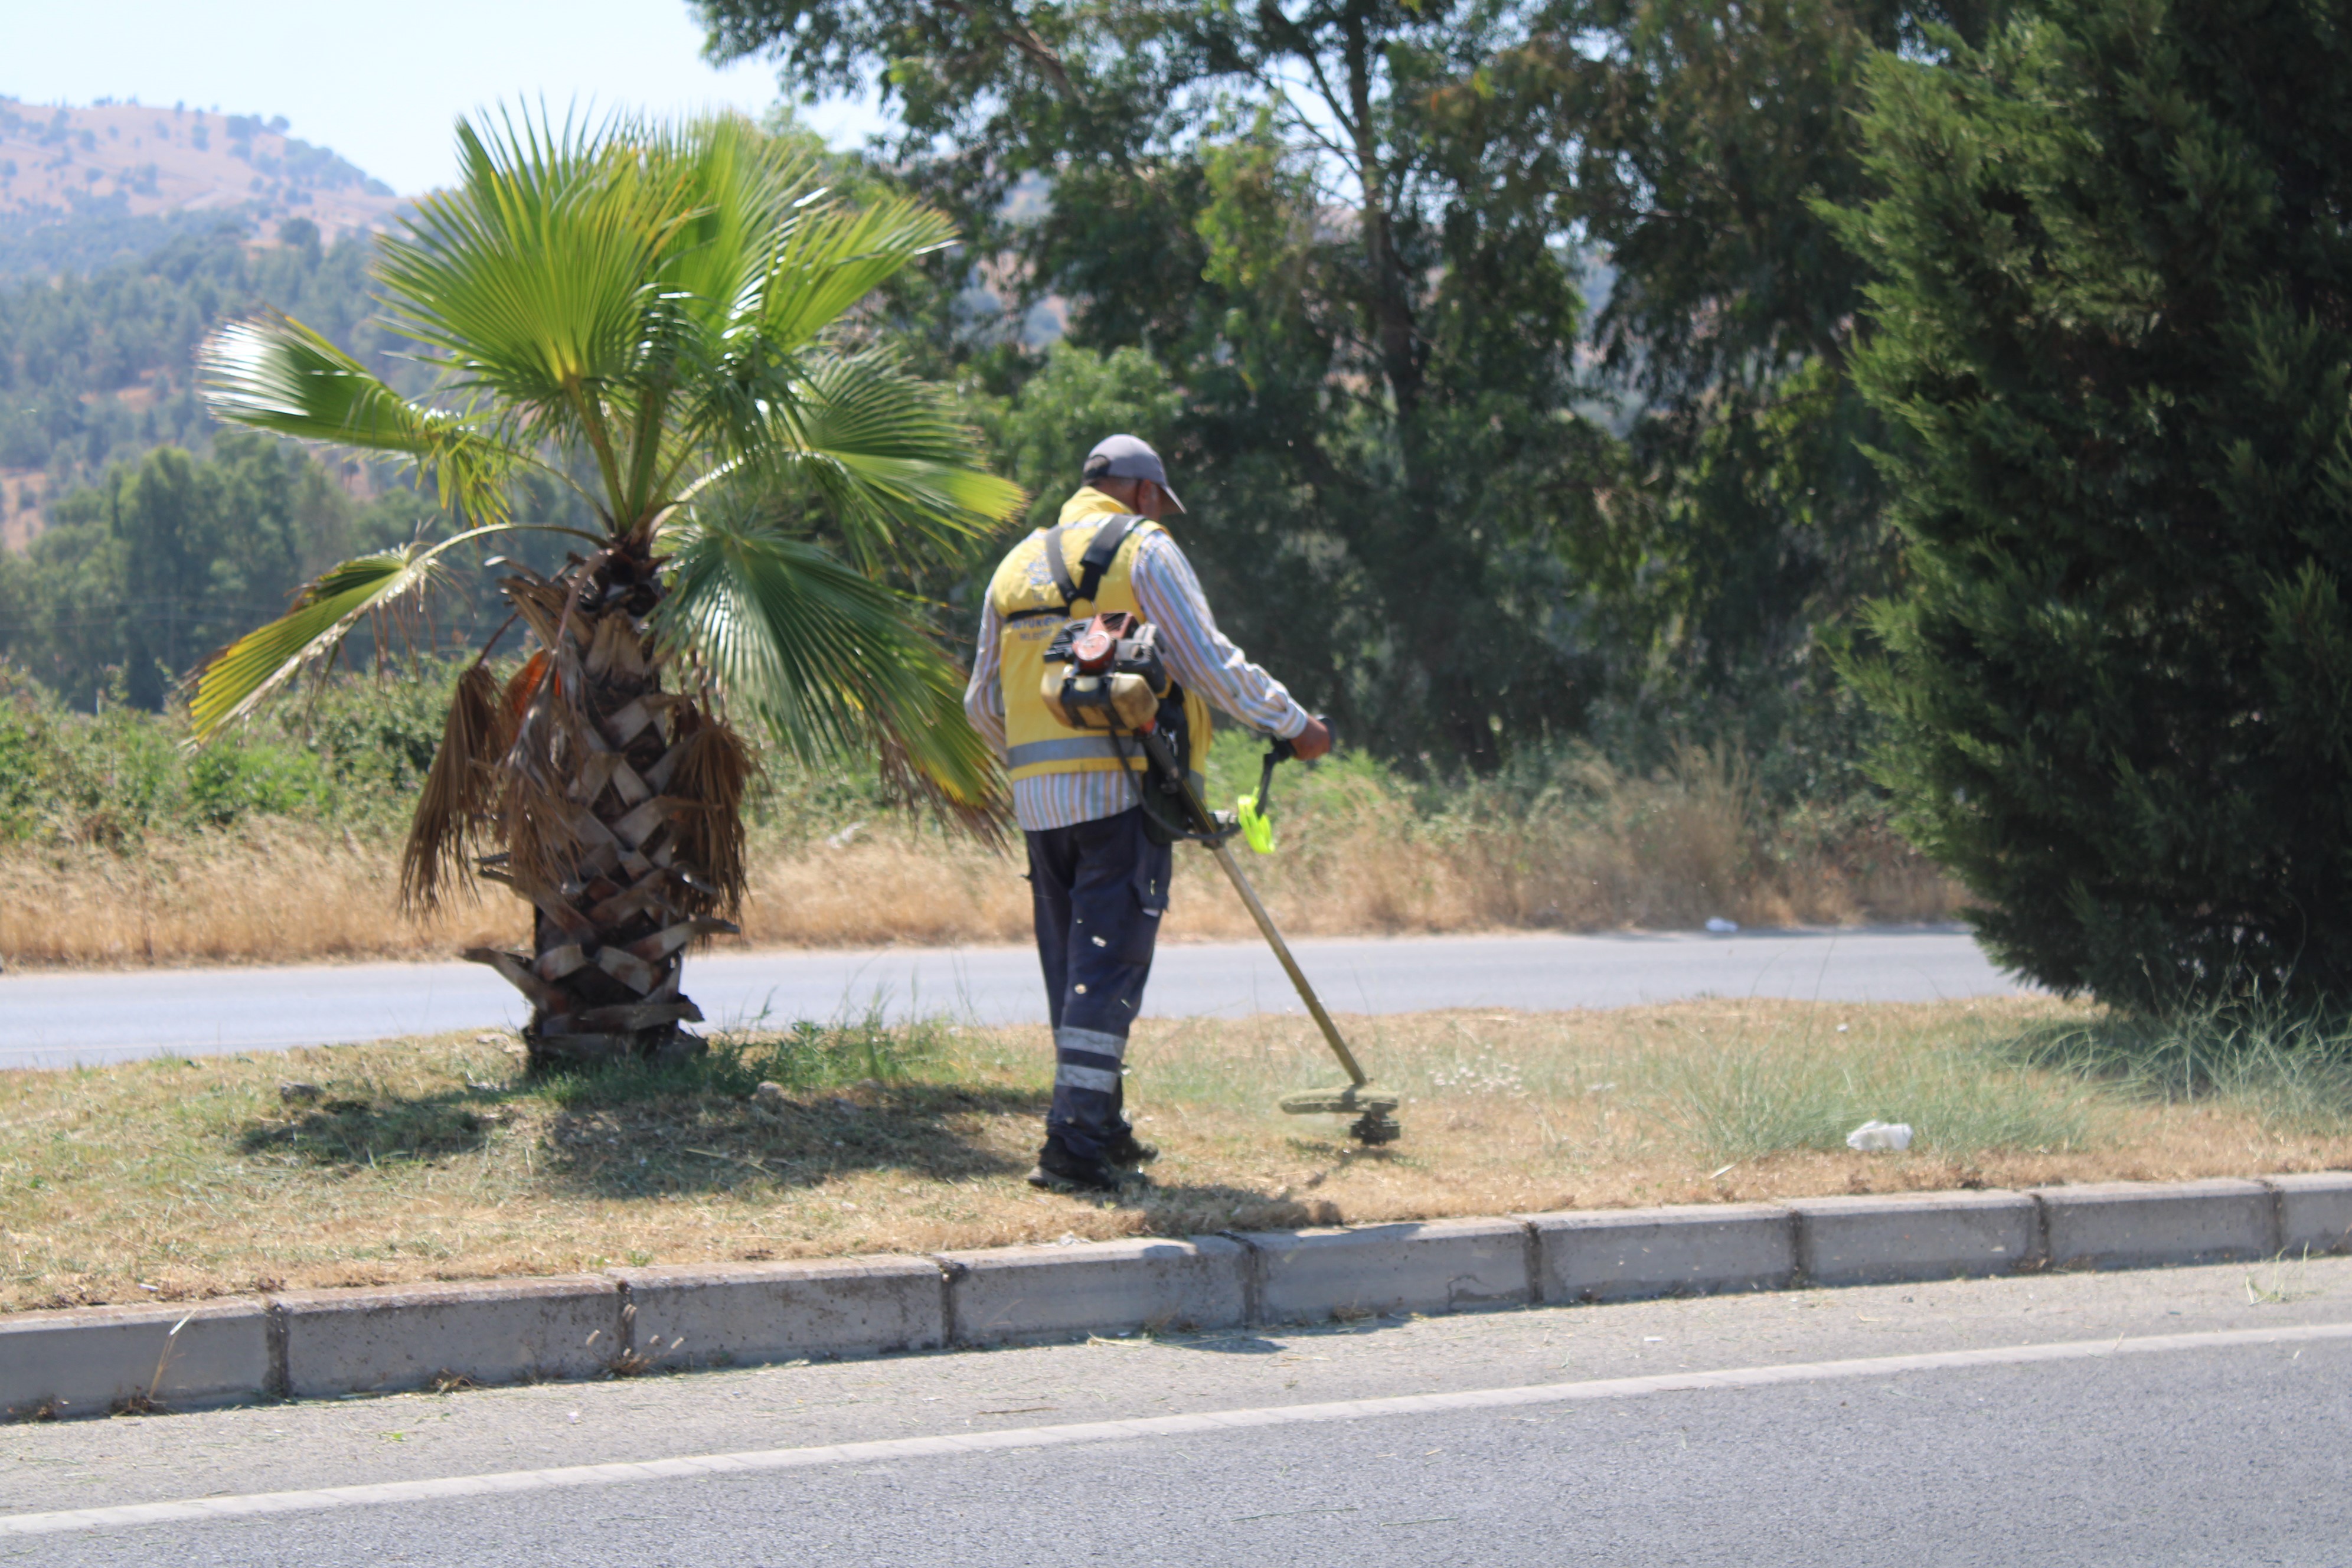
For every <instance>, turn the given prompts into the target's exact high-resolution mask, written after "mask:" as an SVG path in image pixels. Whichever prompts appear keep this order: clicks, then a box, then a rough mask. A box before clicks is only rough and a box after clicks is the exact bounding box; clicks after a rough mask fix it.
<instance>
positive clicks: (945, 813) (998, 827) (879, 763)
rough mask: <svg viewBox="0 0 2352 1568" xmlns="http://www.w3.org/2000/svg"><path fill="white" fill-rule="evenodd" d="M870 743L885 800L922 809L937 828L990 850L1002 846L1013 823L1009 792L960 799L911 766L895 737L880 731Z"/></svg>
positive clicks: (901, 745) (904, 750)
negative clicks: (959, 834) (958, 832)
mask: <svg viewBox="0 0 2352 1568" xmlns="http://www.w3.org/2000/svg"><path fill="white" fill-rule="evenodd" d="M872 740H873V742H874V747H875V764H876V771H877V773H880V775H881V783H882V789H883V794H884V795H885V797H886V798H887V799H889V800H891V801H892V802H894V803H895V804H898V805H913V806H922V807H924V808H926V809H928V810H929V812H930V814H931V816H932V817H933V818H934V819H936V820H937V821H938V822H939V823H940V826H944V827H951V828H957V829H960V830H961V831H962V832H965V833H968V834H970V835H971V837H974V838H977V839H979V840H980V841H981V842H982V844H985V845H987V846H988V847H991V848H992V849H993V848H998V847H1002V846H1003V844H1004V842H1005V836H1006V833H1007V831H1008V830H1009V829H1010V828H1011V826H1012V824H1013V805H1012V792H1011V791H1009V790H1006V789H1003V788H1002V787H1000V788H998V789H996V790H994V791H992V793H991V794H990V795H989V796H988V798H987V799H986V800H985V801H982V802H979V803H974V802H971V801H966V800H959V799H957V798H955V797H954V796H952V795H949V794H948V793H947V792H946V791H945V790H942V789H941V788H940V786H939V784H938V782H937V781H936V780H934V779H933V778H932V777H931V776H930V775H929V773H925V772H924V771H923V770H922V769H920V768H919V767H917V766H916V765H915V764H914V763H913V761H912V760H911V759H910V758H909V757H908V755H907V748H906V745H905V743H904V742H901V741H900V740H899V739H898V736H896V735H894V734H892V733H890V731H887V730H881V731H878V732H877V733H876V734H875V735H874V736H873V737H872Z"/></svg>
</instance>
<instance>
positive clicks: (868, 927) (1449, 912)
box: [0, 752, 1957, 967]
mask: <svg viewBox="0 0 2352 1568" xmlns="http://www.w3.org/2000/svg"><path fill="white" fill-rule="evenodd" d="M1245 782H1250V783H1254V782H1255V781H1254V780H1252V781H1245ZM1582 783H1583V786H1584V787H1583V788H1582V790H1581V793H1580V795H1579V796H1578V798H1576V799H1575V800H1574V801H1572V802H1557V803H1553V804H1551V805H1542V804H1540V803H1539V804H1538V805H1537V806H1536V807H1535V808H1533V809H1529V810H1525V811H1519V812H1514V813H1511V814H1508V815H1504V814H1500V813H1490V814H1480V813H1477V812H1475V811H1465V812H1461V813H1456V814H1453V815H1448V816H1439V817H1434V818H1432V817H1428V816H1422V815H1419V814H1417V813H1416V811H1415V810H1414V808H1413V806H1412V804H1411V803H1410V802H1409V801H1407V800H1406V799H1404V798H1403V797H1402V795H1400V794H1399V792H1398V791H1397V789H1396V788H1395V787H1394V786H1393V785H1392V784H1389V783H1387V782H1386V781H1384V780H1383V778H1382V777H1381V775H1379V774H1377V773H1373V772H1371V771H1370V770H1364V769H1359V770H1353V771H1351V770H1349V769H1346V768H1339V769H1335V770H1332V771H1330V772H1328V773H1325V774H1323V775H1321V776H1319V777H1318V779H1317V780H1316V781H1315V782H1314V784H1312V785H1311V786H1301V785H1299V784H1297V783H1296V782H1295V781H1290V780H1286V781H1285V783H1284V784H1283V786H1282V787H1283V789H1284V790H1285V791H1286V792H1290V794H1289V795H1288V796H1287V798H1289V799H1292V800H1294V801H1296V802H1297V805H1295V806H1293V807H1291V808H1288V809H1287V810H1286V815H1285V816H1284V826H1283V827H1282V830H1281V831H1282V833H1283V842H1282V845H1281V848H1280V852H1279V853H1277V854H1276V855H1274V856H1272V857H1270V858H1254V857H1245V858H1248V859H1250V861H1251V866H1250V870H1251V876H1252V879H1253V880H1255V881H1256V882H1257V883H1258V884H1259V885H1260V889H1261V890H1262V891H1263V892H1264V893H1265V896H1266V900H1267V902H1268V903H1269V904H1270V905H1271V906H1272V907H1273V909H1274V910H1275V913H1276V918H1277V919H1278V920H1280V921H1282V922H1283V923H1284V926H1285V929H1286V930H1287V931H1291V932H1293V933H1294V934H1297V935H1301V936H1317V935H1322V936H1340V935H1357V934H1402V933H1409V932H1439V931H1500V930H1513V929H1529V928H1541V929H1552V930H1566V931H1610V930H1622V929H1626V928H1653V929H1664V928H1675V927H1690V926H1695V925H1697V924H1698V923H1699V922H1701V921H1705V920H1706V919H1707V918H1708V917H1709V916H1712V915H1726V916H1728V917H1729V918H1731V919H1733V920H1737V921H1740V922H1741V923H1742V924H1743V925H1751V926H1753V925H1781V924H1791V923H1797V924H1820V925H1841V924H1850V923H1854V922H1858V921H1927V920H1940V919H1945V918H1948V916H1949V915H1950V913H1951V912H1952V910H1953V909H1954V907H1955V905H1956V902H1957V898H1956V894H1955V891H1954V889H1952V887H1951V886H1950V884H1949V883H1948V882H1947V881H1946V879H1944V877H1943V876H1942V875H1941V873H1939V872H1938V871H1937V870H1936V868H1934V867H1932V866H1930V865H1928V864H1927V863H1926V862H1925V861H1923V860H1921V859H1920V858H1918V857H1917V856H1916V855H1915V854H1913V853H1912V852H1911V851H1910V850H1909V849H1908V848H1906V847H1905V846H1903V845H1902V844H1901V843H1900V842H1899V841H1897V840H1895V839H1894V838H1893V837H1890V836H1889V835H1887V834H1886V833H1885V830H1884V828H1882V827H1877V826H1860V827H1855V828H1851V829H1848V830H1846V831H1844V832H1843V833H1839V834H1833V835H1822V834H1807V833H1803V832H1800V831H1795V830H1792V829H1791V827H1790V825H1789V824H1786V823H1766V822H1764V821H1762V820H1761V819H1760V818H1759V814H1758V813H1757V811H1756V809H1755V806H1754V803H1753V801H1752V799H1751V798H1750V792H1749V791H1748V786H1747V784H1746V782H1745V780H1744V778H1743V777H1742V776H1741V775H1740V774H1739V773H1738V770H1737V768H1736V767H1730V766H1727V765H1726V764H1725V763H1724V762H1723V760H1722V759H1721V758H1720V757H1719V756H1716V755H1712V754H1708V753H1700V752H1692V753H1689V754H1686V755H1685V758H1684V759H1683V761H1682V762H1681V763H1679V764H1678V765H1677V767H1676V768H1675V770H1673V771H1671V772H1669V773H1665V774H1664V775H1661V776H1660V777H1658V778H1654V779H1647V780H1642V779H1630V778H1621V777H1618V776H1616V775H1614V774H1611V773H1607V771H1606V770H1605V769H1601V768H1600V767H1599V765H1598V764H1593V775H1592V776H1591V777H1590V778H1587V779H1585V780H1584V781H1582ZM1235 787H1238V786H1237V785H1234V784H1230V783H1228V784H1226V785H1224V786H1223V787H1220V788H1219V789H1218V791H1217V793H1218V796H1219V798H1223V797H1224V796H1225V795H1229V794H1231V793H1233V791H1234V788H1235ZM399 853H400V852H399V846H398V844H397V843H396V842H395V841H392V840H384V841H380V842H379V841H371V840H369V839H364V838H361V837H355V836H354V835H352V834H351V833H348V832H343V831H341V830H337V829H333V828H324V827H318V826H306V825H303V824H300V823H296V822H289V821H282V820H281V821H270V820H262V821H258V822H256V823H254V824H252V825H250V826H245V827H240V828H236V829H233V830H228V831H223V832H218V833H212V834H200V835H192V836H188V837H178V838H169V839H154V840H151V841H150V842H149V844H148V846H147V847H145V848H144V849H143V850H142V852H141V853H140V854H139V855H138V856H136V857H125V856H120V855H115V854H111V853H107V852H104V851H98V850H85V849H78V848H77V849H63V848H58V847H53V846H51V847H33V846H20V847H14V848H8V849H0V958H5V961H6V962H7V963H10V964H15V965H24V966H28V967H39V966H54V965H82V966H105V965H126V964H155V963H292V962H302V961H315V960H322V959H330V960H331V959H357V958H428V957H446V956H447V955H449V954H450V953H452V952H456V951H457V949H459V948H461V947H466V946H473V945H480V944H485V943H494V942H517V941H520V940H522V938H523V936H524V934H525V933H526V932H527V931H528V922H527V921H526V919H525V917H524V915H523V912H522V906H521V905H520V904H519V903H517V902H516V901H514V900H510V899H508V898H506V897H505V896H504V895H502V894H499V892H498V891H497V890H496V889H491V890H490V891H489V893H488V894H487V895H486V897H485V899H484V900H483V901H481V902H479V903H468V902H467V901H465V900H456V901H453V902H452V903H451V904H450V905H449V906H448V907H447V908H446V909H445V910H443V911H442V912H441V913H440V914H438V915H436V916H434V917H432V918H429V919H425V920H409V919H404V918H403V917H401V916H400V915H399V913H398V912H397V908H396V906H397V903H398V892H399V886H400V865H399ZM1015 854H1017V850H1016V851H1015ZM1019 869H1020V867H1019V864H1018V862H1017V860H1016V859H1014V858H1008V857H1005V856H1000V855H998V854H996V853H994V852H992V851H990V850H988V849H985V848H982V847H979V846H977V845H975V844H972V843H971V842H969V841H966V840H961V839H951V838H946V837H941V836H940V835H939V834H937V833H936V832H931V831H928V830H925V829H922V828H919V827H918V826H914V825H912V824H909V823H906V822H902V821H892V822H886V823H882V824H878V825H870V826H869V825H866V824H851V825H849V826H847V827H845V828H844V829H843V830H842V831H841V832H839V833H829V834H827V835H826V836H824V837H814V836H809V837H786V836H784V835H781V834H772V835H769V836H768V837H767V838H766V839H765V840H764V841H761V840H759V839H755V840H754V842H753V845H752V847H751V863H750V866H749V872H750V885H751V891H750V897H749V899H748V900H747V902H746V905H745V908H744V911H743V916H742V925H743V934H742V936H741V937H740V938H739V939H734V940H733V941H732V942H730V944H729V945H737V946H744V945H748V946H758V947H775V946H814V947H835V946H855V947H864V946H881V945H886V944H889V943H894V942H896V943H916V944H935V943H967V942H1026V941H1027V940H1028V937H1029V900H1028V886H1027V884H1026V883H1024V881H1022V880H1021V879H1020V877H1019V875H1018V872H1019ZM1166 934H1167V935H1168V936H1169V937H1170V938H1171V939H1173V940H1179V941H1181V940H1185V939H1188V938H1189V939H1193V940H1200V939H1204V938H1220V937H1234V938H1246V937H1248V936H1249V935H1251V934H1252V931H1251V927H1250V924H1249V917H1248V916H1247V915H1246V914H1245V913H1244V911H1243V910H1242V908H1241V905H1240V904H1239V902H1238V901H1237V900H1235V899H1234V897H1233V895H1232V893H1231V891H1230V890H1229V889H1226V888H1225V887H1224V886H1223V881H1222V879H1220V877H1219V875H1218V873H1217V871H1216V869H1215V868H1214V867H1213V865H1212V864H1211V863H1210V862H1209V860H1208V858H1207V857H1206V856H1203V855H1201V854H1198V853H1195V852H1192V851H1186V852H1185V853H1183V854H1182V855H1181V856H1180V857H1179V864H1178V870H1177V883H1176V891H1175V899H1174V901H1173V903H1172V905H1171V912H1170V916H1169V921H1168V927H1167V932H1166Z"/></svg>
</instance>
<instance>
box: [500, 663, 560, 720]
mask: <svg viewBox="0 0 2352 1568" xmlns="http://www.w3.org/2000/svg"><path fill="white" fill-rule="evenodd" d="M548 668H549V663H548V658H547V650H546V649H545V648H543V647H542V648H541V649H540V650H539V651H538V652H537V653H535V654H532V655H531V656H530V658H527V659H525V660H523V665H522V668H520V669H518V670H516V671H515V672H514V679H511V680H509V681H508V682H507V689H506V697H505V701H506V716H507V728H508V729H509V731H512V730H516V729H520V727H521V724H522V716H523V715H524V714H525V713H527V712H529V711H530V703H531V699H533V698H534V697H537V696H538V695H539V689H540V688H541V687H542V686H544V685H546V684H547V671H548Z"/></svg>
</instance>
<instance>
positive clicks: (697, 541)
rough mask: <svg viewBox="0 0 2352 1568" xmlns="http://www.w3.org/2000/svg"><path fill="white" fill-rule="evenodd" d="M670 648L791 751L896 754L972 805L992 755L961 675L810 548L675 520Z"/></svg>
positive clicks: (897, 599)
mask: <svg viewBox="0 0 2352 1568" xmlns="http://www.w3.org/2000/svg"><path fill="white" fill-rule="evenodd" d="M675 543H676V549H675V552H674V553H673V555H672V557H671V561H672V565H673V568H674V575H673V578H672V583H671V588H670V593H669V597H668V598H667V601H666V602H665V603H664V605H663V606H662V610H661V612H660V614H661V616H662V623H663V631H664V636H665V638H666V640H667V642H668V643H669V645H670V646H672V647H677V648H678V649H679V650H681V651H683V652H685V653H687V654H688V655H690V656H691V657H692V658H693V659H694V660H695V661H696V663H697V664H698V665H699V666H700V667H701V668H703V669H704V670H706V671H708V672H709V675H710V676H711V678H712V679H713V680H714V681H715V682H716V684H717V685H718V686H719V689H721V690H722V691H724V692H725V693H726V694H727V698H728V700H729V702H730V704H732V705H733V706H734V707H735V708H736V709H737V710H739V711H744V712H748V713H750V714H751V715H753V716H756V717H757V718H758V719H759V720H760V721H761V723H763V724H764V725H765V726H766V727H767V729H768V731H769V732H770V734H771V735H772V736H773V737H774V739H775V740H776V742H778V743H779V744H780V745H782V746H783V747H785V748H786V749H787V750H790V751H791V752H793V753H795V754H796V755H799V756H802V757H805V758H816V757H820V756H823V755H824V754H826V753H828V752H830V753H832V754H834V755H845V754H861V753H862V754H866V755H873V754H875V753H876V752H877V750H878V751H879V752H880V753H881V754H882V755H883V756H884V757H885V758H886V760H887V759H892V758H902V759H903V760H904V763H905V765H906V766H907V768H908V771H909V772H910V773H912V774H913V775H914V776H915V779H916V780H917V782H919V784H921V785H922V786H923V787H925V788H926V789H927V790H928V791H929V793H930V794H931V795H932V796H933V797H934V798H935V799H936V800H937V801H938V802H939V803H940V805H944V806H946V807H948V808H949V809H950V810H952V811H954V812H956V813H958V814H960V815H962V816H965V817H967V818H970V819H978V818H981V817H982V816H985V815H986V814H987V813H988V812H989V810H990V809H991V803H992V800H993V799H994V797H995V795H996V763H995V759H994V758H993V757H992V755H991V754H990V752H989V751H988V748H987V745H986V743H985V742H982V740H981V738H980V737H979V736H978V735H977V734H976V733H974V732H973V731H972V729H971V725H970V724H968V723H966V722H965V721H964V717H963V710H962V695H963V677H962V673H961V671H960V670H958V669H957V668H956V667H955V665H954V664H953V663H952V662H951V661H950V660H949V659H948V658H946V657H945V656H944V655H942V654H941V653H940V651H939V649H938V648H937V647H934V646H933V645H932V643H931V642H930V640H929V638H928V637H925V636H924V635H923V633H922V632H921V630H920V629H919V626H918V624H917V621H916V617H915V616H914V613H913V606H912V605H910V604H909V603H908V601H907V599H906V598H905V597H904V596H903V595H899V594H898V593H896V592H894V591H892V590H891V589H889V588H887V587H886V586H884V585H883V584H879V583H877V582H875V581H874V580H873V579H872V578H870V577H868V576H866V574H863V573H861V572H859V571H857V570H856V568H854V567H852V566H850V565H848V564H847V563H844V562H841V561H837V560H835V559H834V558H833V557H832V556H830V555H827V554H826V553H825V552H824V551H822V550H820V549H818V548H817V547H816V546H815V545H814V544H810V543H808V542H806V541H803V540H797V539H793V538H791V537H789V536H787V535H786V534H784V533H782V531H778V530H776V529H775V528H773V527H770V526H764V525H762V524H760V523H758V522H729V521H709V522H698V523H696V524H693V525H691V526H688V527H686V528H683V529H681V530H679V531H677V534H676V535H675Z"/></svg>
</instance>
